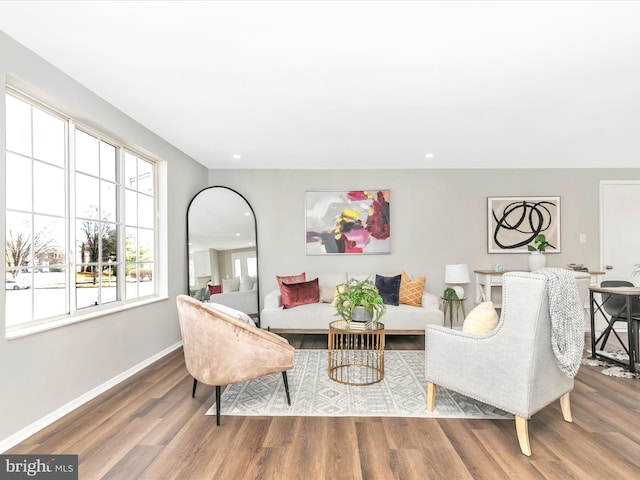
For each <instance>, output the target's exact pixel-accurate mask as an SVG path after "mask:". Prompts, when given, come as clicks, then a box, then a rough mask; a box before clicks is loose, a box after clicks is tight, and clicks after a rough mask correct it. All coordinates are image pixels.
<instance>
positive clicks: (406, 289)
mask: <svg viewBox="0 0 640 480" xmlns="http://www.w3.org/2000/svg"><path fill="white" fill-rule="evenodd" d="M426 282H427V278H426V277H425V276H422V277H416V278H414V279H413V280H411V277H410V276H409V275H408V274H407V273H406V272H404V271H402V272H401V273H400V295H399V297H400V298H399V302H400V303H404V304H405V305H413V306H414V307H421V306H422V293H423V292H424V285H425V283H426Z"/></svg>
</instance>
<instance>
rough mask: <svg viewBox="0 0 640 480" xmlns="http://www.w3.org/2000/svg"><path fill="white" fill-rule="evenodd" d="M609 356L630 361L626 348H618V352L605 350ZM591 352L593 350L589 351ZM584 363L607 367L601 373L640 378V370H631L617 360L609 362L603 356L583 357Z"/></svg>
mask: <svg viewBox="0 0 640 480" xmlns="http://www.w3.org/2000/svg"><path fill="white" fill-rule="evenodd" d="M605 353H606V354H607V355H608V356H610V357H612V358H615V359H617V360H619V361H621V362H624V363H626V364H628V363H629V355H627V352H625V351H624V350H618V351H616V352H605ZM589 354H591V351H589ZM582 365H585V366H587V367H606V368H603V369H602V370H601V371H600V373H602V374H603V375H607V376H609V377H619V378H635V379H637V380H640V373H638V372H633V373H632V372H630V371H629V369H628V368H625V367H621V366H619V365H618V364H617V363H615V362H608V361H606V360H603V359H601V358H591V357H587V358H583V359H582Z"/></svg>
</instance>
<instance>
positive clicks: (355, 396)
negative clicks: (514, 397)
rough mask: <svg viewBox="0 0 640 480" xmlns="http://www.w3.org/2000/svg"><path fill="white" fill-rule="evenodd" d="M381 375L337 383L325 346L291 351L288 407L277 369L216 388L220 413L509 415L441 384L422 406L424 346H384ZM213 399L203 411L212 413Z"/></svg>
mask: <svg viewBox="0 0 640 480" xmlns="http://www.w3.org/2000/svg"><path fill="white" fill-rule="evenodd" d="M384 362H385V372H384V379H383V380H382V381H381V382H379V383H376V384H373V385H367V386H350V385H343V384H341V383H337V382H335V381H333V380H331V379H329V377H328V375H327V350H296V358H295V367H294V368H293V370H290V371H289V372H288V373H287V376H288V378H289V392H290V394H291V406H288V405H287V400H286V395H285V391H284V384H283V381H282V375H281V374H274V375H269V376H266V377H262V378H258V379H255V380H250V381H248V382H243V383H237V384H234V385H230V386H228V387H227V388H226V389H225V390H224V391H223V393H222V399H221V406H220V409H221V413H222V415H240V416H255V415H258V416H298V417H303V416H318V417H351V416H353V417H432V418H443V417H449V418H494V419H503V418H504V419H507V418H513V416H512V415H511V414H508V413H506V412H503V411H502V410H499V409H497V408H495V407H491V406H489V405H485V404H483V403H481V402H478V401H476V400H472V399H470V398H467V397H465V396H463V395H460V394H458V393H456V392H452V391H449V390H447V389H445V388H441V387H438V388H437V389H436V408H435V410H434V411H433V412H429V411H428V410H427V408H426V382H425V380H424V351H405V350H403V351H397V350H387V351H385V357H384ZM215 414H216V411H215V404H214V405H213V406H212V407H211V408H210V409H209V410H208V411H207V415H215Z"/></svg>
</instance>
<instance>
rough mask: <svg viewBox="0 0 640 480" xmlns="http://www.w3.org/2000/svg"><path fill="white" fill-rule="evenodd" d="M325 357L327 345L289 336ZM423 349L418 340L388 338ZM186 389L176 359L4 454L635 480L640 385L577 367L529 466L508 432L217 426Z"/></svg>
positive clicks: (546, 414) (435, 424)
mask: <svg viewBox="0 0 640 480" xmlns="http://www.w3.org/2000/svg"><path fill="white" fill-rule="evenodd" d="M287 338H288V339H289V341H290V342H291V343H292V344H293V345H294V346H295V347H296V348H326V345H327V343H326V342H327V340H326V335H289V336H287ZM387 348H388V349H406V350H413V349H423V348H424V337H419V336H415V337H413V336H409V337H388V338H387ZM191 385H192V379H191V377H190V376H189V375H188V374H187V371H186V369H185V367H184V361H183V356H182V350H178V351H176V352H173V353H172V354H170V355H168V356H166V357H164V358H163V359H161V360H160V361H158V362H156V363H155V364H153V365H151V366H150V367H148V368H146V369H145V370H144V371H142V372H140V373H138V374H137V375H135V376H134V377H132V378H130V379H128V380H126V381H125V382H123V383H121V384H120V385H118V386H116V387H114V388H113V389H111V390H109V391H108V392H106V393H104V394H103V395H101V396H100V397H98V398H96V399H94V400H92V401H91V402H89V403H87V404H85V405H83V406H82V407H80V408H78V409H77V410H75V411H74V412H72V413H70V414H69V415H67V416H66V417H64V418H62V419H61V420H59V421H57V422H56V423H54V424H52V425H51V426H49V427H48V428H46V429H44V430H42V431H41V432H39V433H37V434H36V435H34V436H32V437H31V438H29V439H27V440H26V441H24V442H23V443H21V444H20V445H17V446H16V447H14V448H12V449H11V450H10V451H8V452H6V453H41V454H44V453H46V454H51V453H53V454H63V453H68V454H78V455H79V461H80V466H79V473H80V479H82V480H94V479H95V480H98V479H110V480H111V479H126V480H137V479H151V480H165V479H180V480H185V479H188V480H201V479H213V478H216V479H258V478H261V479H298V478H299V479H321V478H327V479H329V478H330V479H349V480H351V479H403V480H406V479H427V478H433V479H491V480H495V479H503V478H504V479H538V478H541V479H545V478H546V479H554V480H555V479H580V480H583V479H591V478H593V479H595V478H614V479H631V478H640V428H638V425H640V420H639V418H640V402H639V401H638V400H639V399H640V381H638V380H635V379H624V378H611V377H607V376H605V375H602V374H601V373H600V369H599V368H593V367H582V368H581V369H580V372H579V373H578V376H577V377H576V384H575V390H574V392H573V393H572V395H571V403H572V410H573V419H574V422H573V423H571V424H570V423H566V422H564V421H563V419H562V414H561V412H560V405H559V402H555V403H554V404H553V405H550V406H548V407H546V408H544V409H543V410H542V411H540V412H538V413H537V414H536V415H535V416H534V417H533V418H532V419H531V421H530V422H529V433H530V437H531V448H532V451H533V454H532V456H531V457H525V456H524V455H522V454H521V453H520V450H519V447H518V442H517V439H516V432H515V425H514V422H513V421H510V420H464V419H424V418H423V419H420V418H418V419H416V418H324V417H275V418H266V417H223V418H222V425H221V426H219V427H216V424H215V417H213V416H206V415H205V412H206V410H207V409H208V408H209V407H210V406H211V405H212V404H213V403H214V399H215V391H214V388H213V387H208V386H206V385H199V386H198V391H197V393H196V398H195V399H192V398H191Z"/></svg>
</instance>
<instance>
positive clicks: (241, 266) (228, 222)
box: [187, 186, 260, 322]
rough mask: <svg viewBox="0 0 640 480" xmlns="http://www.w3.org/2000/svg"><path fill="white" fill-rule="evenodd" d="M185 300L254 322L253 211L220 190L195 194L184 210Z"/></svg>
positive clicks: (256, 307) (255, 261)
mask: <svg viewBox="0 0 640 480" xmlns="http://www.w3.org/2000/svg"><path fill="white" fill-rule="evenodd" d="M187 244H188V256H189V259H188V261H189V295H191V296H192V297H194V298H196V299H198V300H200V301H203V302H212V303H219V304H222V305H226V306H228V307H231V308H235V309H236V310H240V311H242V312H244V313H246V314H248V315H250V316H251V317H253V318H254V320H256V322H257V321H258V314H259V296H260V292H259V289H258V288H259V287H258V242H257V224H256V217H255V214H254V211H253V208H252V207H251V205H250V204H249V202H248V201H247V199H246V198H244V196H242V195H241V194H240V193H238V192H237V191H235V190H233V189H231V188H228V187H222V186H214V187H207V188H205V189H204V190H201V191H200V192H198V193H197V194H196V195H195V196H194V197H193V199H192V200H191V202H190V203H189V208H188V210H187Z"/></svg>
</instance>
